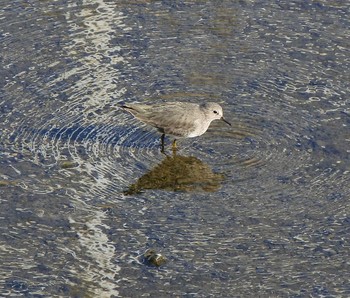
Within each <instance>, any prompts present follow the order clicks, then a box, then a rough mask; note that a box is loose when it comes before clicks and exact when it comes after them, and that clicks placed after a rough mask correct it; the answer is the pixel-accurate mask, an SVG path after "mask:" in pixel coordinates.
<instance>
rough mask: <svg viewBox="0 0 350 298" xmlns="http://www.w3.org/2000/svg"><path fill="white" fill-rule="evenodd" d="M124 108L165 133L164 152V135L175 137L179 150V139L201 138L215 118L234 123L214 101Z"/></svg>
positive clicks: (125, 106) (132, 105)
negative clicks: (224, 115)
mask: <svg viewBox="0 0 350 298" xmlns="http://www.w3.org/2000/svg"><path fill="white" fill-rule="evenodd" d="M121 108H123V109H124V110H126V111H128V112H129V113H131V114H132V115H133V116H134V117H135V118H137V119H138V120H140V121H141V122H143V123H146V124H148V125H151V126H153V127H155V128H157V129H158V131H159V132H160V133H162V136H161V146H162V152H163V151H164V137H165V135H171V136H174V137H175V140H174V141H173V149H174V150H176V138H194V137H198V136H200V135H202V134H204V133H205V132H206V131H207V129H208V127H209V125H210V123H211V122H212V121H213V120H217V119H219V120H222V121H224V122H226V123H227V124H228V125H231V123H230V122H228V121H227V120H225V118H224V117H223V111H222V107H221V106H220V105H219V104H217V103H215V102H206V103H202V104H195V103H188V102H167V103H159V104H153V105H144V104H125V105H122V106H121Z"/></svg>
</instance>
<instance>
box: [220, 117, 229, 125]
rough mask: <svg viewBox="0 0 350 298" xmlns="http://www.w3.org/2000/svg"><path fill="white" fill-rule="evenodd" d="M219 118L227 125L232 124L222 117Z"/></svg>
mask: <svg viewBox="0 0 350 298" xmlns="http://www.w3.org/2000/svg"><path fill="white" fill-rule="evenodd" d="M221 120H222V121H224V122H225V123H227V124H228V125H230V126H232V125H231V123H230V122H228V121H227V120H226V119H225V118H224V117H221Z"/></svg>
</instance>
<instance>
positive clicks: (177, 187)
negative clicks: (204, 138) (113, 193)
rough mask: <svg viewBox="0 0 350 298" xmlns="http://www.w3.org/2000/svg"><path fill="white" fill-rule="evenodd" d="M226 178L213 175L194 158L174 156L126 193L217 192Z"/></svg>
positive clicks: (165, 160)
mask: <svg viewBox="0 0 350 298" xmlns="http://www.w3.org/2000/svg"><path fill="white" fill-rule="evenodd" d="M223 179H224V176H223V175H221V174H216V173H213V171H212V170H211V169H210V167H209V166H208V165H207V164H205V163H204V162H202V161H201V160H199V159H198V158H196V157H194V156H181V155H177V154H173V156H166V157H165V158H164V160H163V161H162V162H161V163H160V164H158V165H157V166H155V167H154V168H153V169H151V170H150V171H148V172H147V173H146V174H144V175H143V176H142V177H141V178H139V179H138V180H137V182H136V183H134V184H131V185H130V186H129V189H128V190H127V191H125V192H124V193H125V194H127V195H132V194H137V193H140V192H141V191H142V190H146V189H154V190H155V189H159V190H167V191H186V192H191V191H206V192H215V191H217V190H218V189H219V188H220V184H221V182H222V181H223Z"/></svg>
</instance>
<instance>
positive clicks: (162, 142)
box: [160, 133, 165, 153]
mask: <svg viewBox="0 0 350 298" xmlns="http://www.w3.org/2000/svg"><path fill="white" fill-rule="evenodd" d="M164 138H165V134H164V133H163V134H162V136H161V137H160V152H162V153H164Z"/></svg>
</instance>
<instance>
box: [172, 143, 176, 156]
mask: <svg viewBox="0 0 350 298" xmlns="http://www.w3.org/2000/svg"><path fill="white" fill-rule="evenodd" d="M172 148H173V154H174V155H175V154H176V150H177V146H176V139H175V140H174V141H173V146H172Z"/></svg>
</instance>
